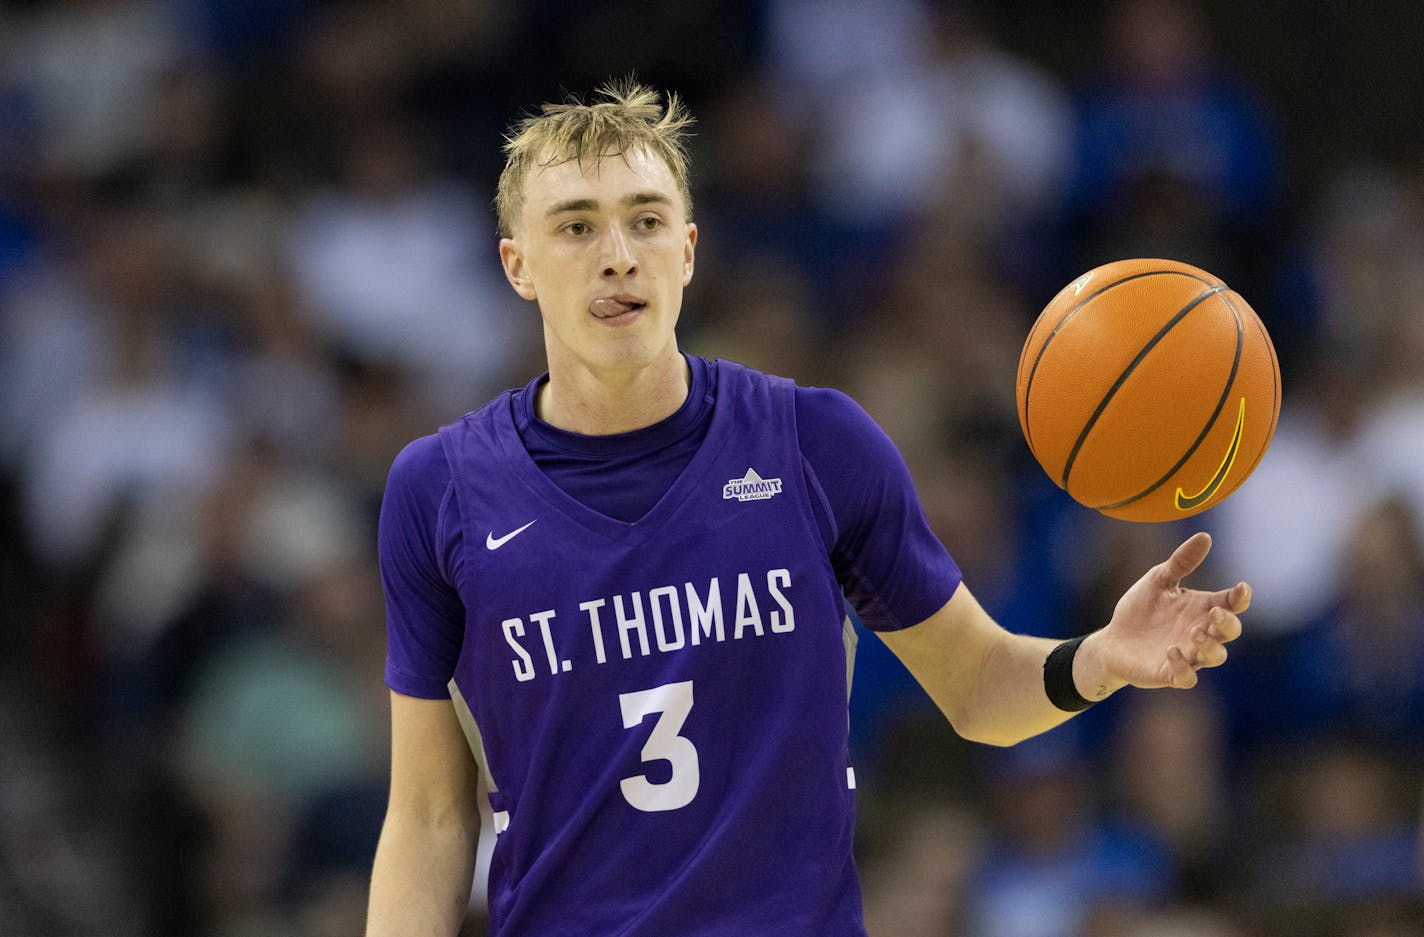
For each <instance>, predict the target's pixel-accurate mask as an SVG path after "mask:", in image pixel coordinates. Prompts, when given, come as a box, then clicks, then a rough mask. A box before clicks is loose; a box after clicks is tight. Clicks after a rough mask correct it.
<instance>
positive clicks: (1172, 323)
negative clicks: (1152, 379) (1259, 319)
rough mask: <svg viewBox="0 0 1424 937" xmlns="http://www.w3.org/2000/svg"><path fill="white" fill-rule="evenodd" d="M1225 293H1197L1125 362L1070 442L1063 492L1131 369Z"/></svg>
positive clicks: (1217, 290)
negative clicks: (1204, 305)
mask: <svg viewBox="0 0 1424 937" xmlns="http://www.w3.org/2000/svg"><path fill="white" fill-rule="evenodd" d="M1225 290H1226V286H1225V285H1222V286H1213V287H1212V288H1211V289H1209V290H1207V291H1206V292H1204V293H1201V294H1199V295H1198V296H1196V297H1195V298H1194V299H1193V300H1192V301H1191V302H1189V303H1187V304H1186V305H1185V306H1183V307H1182V308H1181V310H1179V311H1178V312H1177V314H1176V315H1174V316H1172V318H1170V319H1168V320H1167V322H1166V324H1165V325H1163V326H1162V327H1161V328H1160V329H1158V330H1157V334H1156V335H1154V336H1152V337H1151V338H1150V339H1148V340H1147V344H1146V345H1143V346H1142V349H1141V350H1140V351H1138V353H1137V356H1136V357H1134V358H1133V359H1132V360H1131V361H1130V362H1128V365H1127V367H1126V368H1124V369H1123V371H1122V373H1121V374H1119V375H1118V376H1117V380H1115V381H1113V384H1112V386H1111V387H1109V388H1108V392H1107V393H1106V394H1104V395H1103V399H1102V400H1100V401H1098V406H1097V408H1096V409H1095V410H1093V414H1092V416H1090V417H1088V422H1087V423H1085V424H1083V429H1082V431H1080V432H1079V433H1078V439H1077V440H1076V441H1075V442H1074V443H1073V448H1072V450H1070V451H1069V453H1068V459H1067V461H1066V462H1065V463H1064V465H1063V480H1062V482H1060V484H1061V485H1062V486H1063V490H1065V491H1067V490H1068V476H1069V474H1070V473H1071V472H1072V471H1073V463H1074V462H1076V461H1077V460H1078V453H1079V451H1081V450H1082V448H1083V443H1085V442H1086V441H1087V439H1088V434H1089V433H1091V432H1092V431H1093V427H1094V426H1096V425H1097V422H1098V418H1099V417H1101V416H1102V415H1103V411H1104V410H1106V409H1107V408H1108V404H1110V403H1112V399H1113V397H1115V396H1116V395H1117V392H1118V391H1119V390H1121V389H1122V385H1123V384H1125V383H1127V379H1128V377H1129V376H1130V375H1131V374H1132V372H1133V371H1135V370H1137V366H1138V365H1139V364H1141V363H1142V362H1143V360H1145V359H1146V358H1147V355H1148V354H1150V353H1151V351H1152V349H1153V348H1156V347H1157V344H1158V343H1159V342H1161V341H1162V339H1163V338H1165V337H1166V335H1167V333H1168V332H1170V331H1172V329H1174V328H1176V326H1177V323H1179V322H1181V321H1182V320H1183V319H1185V318H1186V317H1187V314H1188V313H1190V312H1191V311H1192V310H1193V309H1195V308H1197V307H1198V306H1200V305H1201V304H1202V303H1204V302H1206V301H1207V300H1208V299H1210V298H1211V297H1212V296H1219V295H1221V293H1222V292H1223V291H1225ZM1232 312H1233V314H1234V313H1235V310H1232ZM1236 358H1237V360H1238V361H1239V360H1240V358H1241V321H1240V317H1239V316H1238V317H1237V322H1236ZM1231 373H1232V375H1233V376H1234V375H1235V374H1236V365H1235V363H1233V364H1232V366H1231ZM1230 387H1231V385H1230V384H1227V389H1228V390H1229V389H1230ZM1224 399H1225V398H1223V400H1224ZM1220 410H1221V404H1220V403H1218V404H1217V411H1218V412H1220ZM1212 419H1216V414H1212ZM1210 425H1211V424H1210V423H1208V424H1207V426H1208V427H1210ZM1202 434H1203V435H1205V434H1206V431H1205V430H1203V431H1202ZM1197 442H1198V443H1200V442H1201V440H1200V439H1198V440H1197ZM1193 448H1195V445H1194V446H1193ZM1188 455H1190V452H1189V453H1188ZM1182 460H1183V461H1186V456H1183V459H1182ZM1157 484H1158V485H1160V484H1161V482H1160V481H1159V482H1158V483H1157ZM1153 487H1154V488H1155V487H1156V485H1154V486H1153ZM1148 490H1149V491H1150V490H1151V489H1148ZM1143 494H1146V492H1143ZM1140 497H1142V495H1141V494H1139V495H1134V496H1133V497H1131V498H1129V499H1128V500H1127V501H1125V502H1123V503H1124V504H1127V503H1130V502H1132V501H1136V500H1137V499H1138V498H1140ZM1116 506H1117V505H1109V507H1116Z"/></svg>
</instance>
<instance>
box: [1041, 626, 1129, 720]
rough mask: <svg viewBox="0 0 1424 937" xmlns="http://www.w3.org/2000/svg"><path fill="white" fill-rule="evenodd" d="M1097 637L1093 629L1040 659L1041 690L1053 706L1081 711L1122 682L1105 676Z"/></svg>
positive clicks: (1063, 709) (1117, 687)
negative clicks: (1041, 662) (1041, 665)
mask: <svg viewBox="0 0 1424 937" xmlns="http://www.w3.org/2000/svg"><path fill="white" fill-rule="evenodd" d="M1098 640H1100V639H1098V632H1093V633H1092V634H1086V635H1081V636H1079V637H1076V638H1073V639H1071V640H1068V641H1064V642H1062V643H1060V644H1058V645H1057V646H1055V647H1054V648H1053V650H1051V651H1049V652H1048V657H1046V658H1045V659H1044V661H1043V689H1044V693H1045V694H1046V695H1047V696H1048V701H1049V702H1050V703H1052V704H1053V705H1054V706H1055V707H1056V708H1058V709H1060V710H1062V711H1064V712H1070V713H1076V712H1082V711H1083V710H1085V709H1087V708H1088V707H1089V706H1092V705H1093V704H1094V703H1097V702H1101V701H1102V700H1105V699H1107V698H1108V697H1109V696H1111V695H1112V694H1113V693H1114V692H1116V691H1117V690H1118V689H1120V688H1122V687H1123V686H1125V685H1126V684H1125V682H1123V681H1118V680H1115V679H1113V678H1111V677H1110V676H1109V674H1108V672H1107V668H1106V667H1105V666H1104V665H1103V662H1102V655H1101V653H1100V646H1099V643H1098Z"/></svg>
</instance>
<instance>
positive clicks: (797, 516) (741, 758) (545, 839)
mask: <svg viewBox="0 0 1424 937" xmlns="http://www.w3.org/2000/svg"><path fill="white" fill-rule="evenodd" d="M719 367H720V369H721V370H720V386H719V391H718V395H717V402H716V404H715V408H714V411H713V415H712V420H711V425H710V427H709V429H708V432H707V436H706V438H705V440H704V441H703V444H702V446H701V447H700V449H699V450H698V451H697V453H696V455H695V456H694V457H693V458H692V461H691V462H690V463H689V464H688V465H687V467H686V468H685V469H684V470H683V471H682V473H681V474H680V475H679V476H678V477H677V479H676V480H675V481H674V483H673V484H672V486H671V487H670V488H669V489H668V491H667V492H666V494H664V496H663V497H662V498H661V499H660V500H659V501H658V502H657V503H656V504H655V505H654V506H653V508H652V509H651V510H650V511H649V512H648V513H647V514H646V515H645V516H643V517H642V518H640V519H639V520H638V521H636V522H635V523H624V522H621V521H616V520H613V519H611V518H609V517H607V516H605V515H602V514H600V513H598V512H596V511H594V510H592V509H590V508H588V507H586V506H585V505H583V504H582V503H581V502H579V501H577V500H575V499H574V498H572V497H570V496H569V495H568V494H566V493H565V492H564V491H563V490H561V489H560V488H559V487H558V486H556V485H555V484H554V483H553V482H552V481H550V480H549V479H548V478H547V477H546V476H545V475H544V474H543V472H541V471H540V469H539V468H538V467H537V466H536V465H535V464H534V462H533V460H532V459H531V458H530V456H529V454H528V452H527V451H526V450H525V448H524V446H523V444H522V442H521V440H520V437H519V434H518V430H517V428H516V426H515V423H514V420H513V418H512V415H511V406H510V397H509V395H508V394H505V395H503V396H501V397H500V398H498V399H496V400H495V401H494V402H493V403H491V404H489V405H488V406H486V407H485V408H483V409H481V410H479V411H476V412H475V413H472V414H470V415H468V416H466V417H465V418H463V419H462V420H460V421H458V422H456V423H454V424H452V425H450V426H447V427H444V428H443V429H442V430H441V431H440V439H441V443H442V445H443V447H444V450H445V455H446V459H447V460H448V463H449V465H450V467H451V472H452V475H453V483H454V486H455V494H456V497H458V499H459V502H460V515H461V518H462V520H463V524H464V528H463V542H464V545H465V555H464V556H463V557H462V562H461V563H460V564H459V565H458V568H457V569H455V570H454V571H453V575H454V577H455V586H456V589H457V591H458V592H459V594H460V597H461V599H462V601H463V604H464V606H465V609H466V622H465V637H464V643H463V646H462V648H461V652H460V657H459V661H458V663H457V665H456V668H455V675H454V677H453V679H452V680H451V681H450V690H451V695H452V697H453V698H454V700H455V704H456V708H457V711H460V712H461V716H462V720H463V721H464V723H465V728H466V732H467V734H468V735H469V736H470V739H471V745H472V747H473V748H474V750H475V754H476V757H477V758H478V759H479V761H480V763H481V768H482V770H483V771H484V772H485V777H486V780H487V782H488V784H489V786H490V789H491V795H490V801H491V806H492V807H493V809H494V811H495V829H496V831H497V833H498V836H497V839H496V844H495V848H494V854H493V858H492V862H491V867H490V887H489V903H490V915H491V923H492V932H493V933H494V934H497V935H525V934H530V935H540V937H554V935H568V937H668V935H674V934H676V935H685V937H712V935H719V937H734V935H735V937H744V935H747V934H772V933H774V934H777V935H778V937H841V935H845V937H852V935H854V937H861V935H864V933H865V931H864V929H863V926H862V925H861V923H860V920H861V908H860V894H859V888H858V885H857V884H856V877H855V869H854V863H853V860H852V852H851V850H852V834H853V827H854V777H853V774H852V771H851V765H850V755H849V747H848V739H847V735H848V716H847V696H848V675H847V665H848V650H847V648H848V644H849V643H850V642H851V641H853V632H852V631H851V630H850V628H849V625H848V623H847V622H846V621H845V618H844V614H843V605H842V597H841V590H840V587H839V585H838V583H837V581H836V576H835V573H834V572H833V570H832V567H831V564H830V562H829V560H828V558H827V553H828V549H829V545H828V544H827V543H826V542H825V540H824V539H823V537H822V535H821V534H820V533H819V532H818V529H817V525H816V520H815V516H814V514H813V511H812V507H811V505H812V501H811V498H812V497H813V494H812V493H811V491H810V490H809V488H808V485H807V482H806V478H805V473H804V469H803V462H802V456H801V452H800V448H799V444H798V441H797V434H796V425H795V407H794V400H793V391H792V387H793V385H792V384H791V382H790V381H786V380H783V379H781V378H775V377H771V376H768V375H763V374H760V373H758V372H755V371H751V370H749V369H746V368H743V367H740V366H737V365H734V364H733V363H731V362H727V361H723V362H721V363H720V364H719Z"/></svg>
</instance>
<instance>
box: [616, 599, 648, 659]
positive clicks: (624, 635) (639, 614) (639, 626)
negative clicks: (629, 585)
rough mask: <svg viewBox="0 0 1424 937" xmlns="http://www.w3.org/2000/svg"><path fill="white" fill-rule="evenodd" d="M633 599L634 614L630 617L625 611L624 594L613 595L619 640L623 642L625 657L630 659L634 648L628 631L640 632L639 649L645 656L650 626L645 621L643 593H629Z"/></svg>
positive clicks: (646, 654)
mask: <svg viewBox="0 0 1424 937" xmlns="http://www.w3.org/2000/svg"><path fill="white" fill-rule="evenodd" d="M629 594H630V595H631V596H632V599H633V616H632V617H631V618H630V617H628V615H627V613H625V612H624V611H623V596H621V595H615V596H614V597H613V615H614V617H616V618H617V619H618V640H619V641H620V642H622V644H623V659H624V660H628V659H629V658H630V657H632V656H633V649H632V648H631V647H630V646H629V644H628V632H630V631H636V632H637V633H638V649H639V652H640V653H641V654H642V655H643V656H644V657H647V656H648V653H649V651H648V627H647V625H645V624H644V623H643V593H641V592H632V593H629Z"/></svg>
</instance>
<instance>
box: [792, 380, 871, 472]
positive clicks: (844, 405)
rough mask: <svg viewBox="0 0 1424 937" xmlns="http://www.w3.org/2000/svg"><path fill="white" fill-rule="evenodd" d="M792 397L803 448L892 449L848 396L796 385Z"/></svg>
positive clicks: (825, 449) (825, 389)
mask: <svg viewBox="0 0 1424 937" xmlns="http://www.w3.org/2000/svg"><path fill="white" fill-rule="evenodd" d="M794 394H795V399H796V427H797V434H798V435H799V436H800V438H801V445H802V447H803V448H805V449H807V450H810V451H830V452H835V451H837V450H839V449H842V447H854V449H855V450H857V451H858V450H863V449H866V448H870V449H875V450H881V449H884V448H886V447H890V448H893V444H892V443H891V442H890V438H889V437H888V436H887V435H886V434H885V431H884V430H883V429H881V428H880V424H878V423H876V422H875V420H874V419H873V418H872V417H871V416H870V414H869V413H866V412H865V408H864V407H862V406H861V405H860V404H859V403H857V402H856V401H855V399H854V398H852V397H851V396H850V395H849V394H846V393H844V392H843V391H839V390H836V389H834V388H831V387H801V386H799V385H798V386H797V387H796V388H795V389H794ZM842 454H844V455H851V454H852V452H849V451H845V452H843V453H842Z"/></svg>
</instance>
